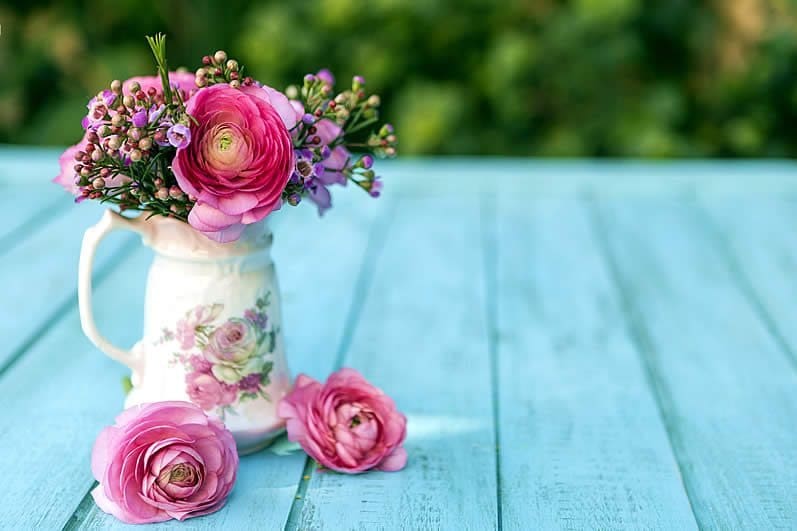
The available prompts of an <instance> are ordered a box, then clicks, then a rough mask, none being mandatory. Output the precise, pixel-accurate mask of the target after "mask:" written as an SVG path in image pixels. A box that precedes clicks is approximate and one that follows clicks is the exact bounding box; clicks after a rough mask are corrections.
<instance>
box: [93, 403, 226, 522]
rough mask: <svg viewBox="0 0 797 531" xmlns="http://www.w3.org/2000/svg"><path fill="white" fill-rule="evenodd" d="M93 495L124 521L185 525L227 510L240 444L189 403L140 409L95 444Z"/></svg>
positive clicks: (126, 415)
mask: <svg viewBox="0 0 797 531" xmlns="http://www.w3.org/2000/svg"><path fill="white" fill-rule="evenodd" d="M91 471H92V473H93V474H94V477H95V478H96V479H97V481H99V485H98V486H97V487H96V488H95V489H94V490H93V491H92V492H91V494H92V496H93V497H94V501H95V502H96V503H97V505H98V506H99V508H100V509H102V510H103V511H105V512H107V513H110V514H112V515H114V516H115V517H117V518H119V519H120V520H122V521H123V522H126V523H130V524H143V523H150V522H163V521H165V520H169V519H172V518H176V519H178V520H184V519H186V518H191V517H194V516H201V515H204V514H209V513H212V512H215V511H217V510H219V509H220V508H221V507H222V506H223V505H224V502H225V501H226V499H227V496H228V495H229V493H230V491H231V490H232V487H233V485H234V484H235V477H236V474H237V472H238V453H237V452H236V448H235V440H234V439H233V436H232V434H231V433H230V432H229V431H228V430H227V428H225V427H224V425H223V424H222V423H221V422H220V421H219V420H216V419H213V418H209V417H207V416H206V415H205V414H204V413H203V412H202V411H201V410H200V409H199V408H198V407H197V406H195V405H193V404H191V403H189V402H155V403H152V404H144V405H140V406H134V407H132V408H130V409H127V410H125V411H123V412H122V413H121V414H120V415H119V416H118V417H117V418H116V425H114V426H110V427H107V428H105V429H104V430H103V431H102V432H101V433H100V435H99V437H97V441H96V442H95V443H94V450H93V451H92V455H91Z"/></svg>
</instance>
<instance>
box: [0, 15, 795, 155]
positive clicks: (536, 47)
mask: <svg viewBox="0 0 797 531" xmlns="http://www.w3.org/2000/svg"><path fill="white" fill-rule="evenodd" d="M0 25H2V33H1V34H0V64H3V65H5V74H4V75H3V79H2V81H0V143H21V144H45V145H47V144H60V145H64V144H68V143H74V142H75V141H77V140H78V139H79V137H80V134H81V130H80V125H79V122H80V118H81V117H82V115H83V114H84V113H85V103H86V100H87V98H88V97H89V96H91V95H93V94H95V93H96V92H97V91H98V90H99V89H101V88H102V87H104V86H106V85H107V83H108V82H109V81H110V80H111V79H113V78H122V79H124V78H126V77H129V76H132V75H139V74H144V73H150V72H152V71H153V65H152V61H151V57H150V55H149V51H148V48H147V45H146V42H145V41H144V35H146V34H152V33H155V32H157V31H163V32H165V33H166V34H167V35H168V45H169V56H170V64H171V65H173V66H179V65H183V66H186V67H188V68H189V69H190V70H192V71H193V70H194V69H196V67H197V66H198V63H199V60H200V58H201V56H202V55H203V54H206V53H210V52H213V51H214V50H216V49H219V48H222V49H225V50H226V51H227V52H228V53H229V54H230V55H231V56H234V57H237V58H238V59H239V60H240V61H241V62H242V63H243V64H245V65H246V66H247V68H248V69H249V72H250V73H252V74H254V75H255V77H256V78H259V79H260V80H261V81H263V82H264V83H267V84H270V85H273V86H276V87H279V88H284V87H285V86H286V85H287V84H289V83H291V82H296V81H299V80H300V79H301V76H302V75H303V74H304V73H306V72H313V71H316V70H317V69H319V68H321V67H323V66H328V67H329V68H331V69H332V70H333V71H334V72H335V73H336V75H337V77H338V80H339V83H340V82H341V81H342V82H344V83H348V80H349V79H350V77H351V76H352V75H353V74H355V73H359V74H362V75H364V76H365V77H366V79H367V80H368V84H369V88H370V89H372V90H375V91H377V92H379V93H381V94H382V97H383V102H384V111H385V113H386V116H387V117H388V118H389V119H390V120H391V121H393V122H394V123H395V124H396V127H397V130H398V132H399V139H400V148H401V149H400V152H401V153H404V154H408V153H411V154H477V155H483V154H491V155H499V154H500V155H541V156H632V157H676V156H678V157H705V156H711V157H714V156H719V157H783V156H793V155H797V132H795V129H794V128H793V127H792V124H793V123H794V120H795V117H796V116H797V84H795V82H794V81H795V73H797V72H796V69H797V31H795V30H797V3H795V2H793V1H791V0H715V1H708V0H704V1H698V0H650V1H645V0H569V1H564V0H561V1H555V0H505V1H499V0H495V1H487V0H485V1H475V0H456V1H455V0H369V1H358V0H321V1H317V2H301V1H295V2H258V3H255V2H243V1H240V0H224V1H219V2H211V1H191V2H189V1H175V2H164V1H154V0H153V1H147V0H116V1H114V2H107V1H98V0H97V1H62V2H58V3H57V4H53V5H48V4H42V3H40V2H36V1H32V0H26V1H12V2H9V1H7V0H4V1H3V3H2V5H0Z"/></svg>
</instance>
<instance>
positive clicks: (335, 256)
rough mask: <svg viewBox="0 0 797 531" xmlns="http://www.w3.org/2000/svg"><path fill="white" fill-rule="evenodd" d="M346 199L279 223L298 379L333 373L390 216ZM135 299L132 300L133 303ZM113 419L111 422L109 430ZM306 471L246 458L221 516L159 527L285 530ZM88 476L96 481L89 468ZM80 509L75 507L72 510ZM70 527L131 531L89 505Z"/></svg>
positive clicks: (293, 458) (288, 334) (300, 464)
mask: <svg viewBox="0 0 797 531" xmlns="http://www.w3.org/2000/svg"><path fill="white" fill-rule="evenodd" d="M342 192H343V193H341V194H339V196H340V197H338V198H337V203H338V205H337V206H338V207H339V208H338V209H337V210H336V211H330V212H329V213H328V214H327V215H326V216H325V217H324V218H323V219H319V218H318V216H317V214H316V212H315V209H313V208H310V207H309V206H307V205H304V206H303V208H301V209H297V210H295V211H294V210H292V209H286V210H285V211H284V212H280V213H278V214H277V215H276V216H275V219H274V222H273V225H274V231H275V248H274V258H275V263H276V265H277V269H278V272H279V275H280V281H281V286H282V302H283V305H284V306H283V311H284V315H283V323H284V327H283V330H284V331H285V342H286V352H287V355H288V361H289V364H290V366H291V368H292V370H293V371H294V372H295V373H297V372H306V373H309V374H313V375H316V376H318V377H325V376H326V374H328V373H329V371H330V370H331V368H332V366H333V364H334V359H335V355H336V352H337V348H338V343H339V342H340V341H341V338H342V337H343V335H344V334H345V330H344V320H345V319H346V312H345V308H346V307H347V306H348V305H349V304H350V303H351V299H352V297H353V294H354V292H355V282H356V280H357V276H358V273H359V270H360V268H361V266H362V264H361V262H362V260H363V256H364V253H365V249H366V246H367V242H368V239H369V236H370V233H371V227H372V224H373V220H374V218H375V217H376V216H377V215H378V214H379V215H385V214H386V210H385V208H384V207H385V203H384V202H374V201H368V198H367V197H362V196H361V195H359V194H357V193H356V190H355V191H352V190H347V191H342ZM347 192H348V193H347ZM352 192H354V193H352ZM136 285H138V284H136ZM135 295H136V294H135V293H132V292H128V293H125V297H128V298H129V297H131V296H135ZM111 419H112V417H110V416H109V417H108V418H107V419H106V423H107V422H110V420H111ZM98 429H99V427H98ZM90 444H91V443H90V442H85V443H83V446H84V447H88V448H90ZM87 445H88V446H87ZM304 466H305V455H304V454H303V453H301V452H297V453H296V454H294V455H290V456H282V457H280V456H276V455H273V454H272V453H270V452H268V451H266V452H261V453H259V454H256V455H252V456H247V457H244V458H242V460H241V466H240V471H239V479H238V482H237V484H236V487H235V489H234V491H233V494H232V495H231V498H230V500H229V503H228V504H227V505H226V506H225V507H224V508H223V509H222V510H221V511H219V512H218V513H216V514H213V515H209V516H206V517H202V518H199V519H193V520H191V521H190V523H188V524H186V523H178V522H166V523H163V524H158V525H157V526H155V527H154V528H157V529H161V528H162V529H172V528H174V529H185V526H186V525H189V526H190V528H192V529H235V530H245V529H278V528H282V527H284V525H285V521H286V519H287V517H288V513H289V511H290V508H291V504H292V503H293V501H294V499H295V494H296V490H297V485H298V482H299V480H300V478H301V476H302V474H303V470H304ZM81 473H82V475H83V476H88V477H90V470H89V468H88V465H87V464H86V466H85V468H84V470H82V471H81ZM84 492H85V491H84ZM78 501H79V500H78ZM77 505H78V504H77V503H74V504H73V505H72V507H73V508H74V507H76V506H77ZM69 527H70V528H80V529H84V528H85V529H122V528H127V527H128V526H125V525H123V524H121V523H120V522H118V521H116V520H115V519H114V518H113V517H111V516H109V515H107V514H105V513H103V512H102V511H100V510H99V509H97V508H96V507H95V506H94V504H93V503H92V502H91V501H90V500H89V499H87V500H86V501H84V503H83V505H82V506H81V507H80V509H79V510H78V511H76V514H75V515H74V516H73V518H72V519H71V520H70V522H69Z"/></svg>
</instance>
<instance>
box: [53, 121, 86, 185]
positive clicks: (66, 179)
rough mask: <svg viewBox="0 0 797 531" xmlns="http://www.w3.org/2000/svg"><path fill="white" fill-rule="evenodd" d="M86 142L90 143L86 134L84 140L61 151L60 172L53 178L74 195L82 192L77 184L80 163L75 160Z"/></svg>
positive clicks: (59, 158)
mask: <svg viewBox="0 0 797 531" xmlns="http://www.w3.org/2000/svg"><path fill="white" fill-rule="evenodd" d="M86 144H88V140H86V137H85V136H84V137H83V140H81V141H80V142H78V143H77V144H75V145H74V146H69V147H68V148H66V150H65V151H64V152H63V153H61V156H60V157H58V166H59V169H60V171H59V172H58V175H56V177H55V179H53V182H54V183H56V184H60V185H61V186H63V187H64V190H66V191H67V192H69V193H70V194H72V195H74V196H77V195H78V194H80V188H79V187H78V185H77V184H75V176H76V175H75V165H76V164H78V162H77V161H76V160H75V155H76V154H77V152H78V151H81V150H82V149H83V148H85V147H86Z"/></svg>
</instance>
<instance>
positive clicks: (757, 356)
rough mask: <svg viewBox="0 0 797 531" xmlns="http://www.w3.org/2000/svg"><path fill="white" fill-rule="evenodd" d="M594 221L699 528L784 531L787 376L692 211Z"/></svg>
mask: <svg viewBox="0 0 797 531" xmlns="http://www.w3.org/2000/svg"><path fill="white" fill-rule="evenodd" d="M599 218H600V219H601V220H602V223H601V224H602V225H603V227H604V230H605V232H601V234H602V236H604V237H605V239H606V242H605V243H606V249H607V251H608V256H609V258H610V262H611V263H612V266H613V271H614V274H615V279H616V281H617V283H618V285H619V286H620V289H621V291H622V293H623V295H624V297H625V302H626V304H627V309H628V311H629V313H630V316H631V320H632V323H633V327H634V333H635V334H636V338H637V341H638V343H639V346H640V348H641V349H642V351H643V354H644V356H645V360H646V363H647V364H648V369H649V371H650V372H651V374H652V375H653V378H654V386H655V388H656V392H657V395H658V398H659V401H660V403H661V404H662V407H663V413H664V417H665V421H666V423H667V425H668V428H669V430H670V434H671V437H672V442H673V446H674V449H675V452H676V457H677V459H678V461H679V464H680V467H681V470H682V472H683V475H684V481H685V485H686V487H687V491H688V493H689V497H690V500H691V503H692V507H693V510H694V512H695V516H696V518H697V521H698V524H699V526H700V527H701V528H708V529H793V528H794V527H796V526H797V496H795V486H796V485H797V432H795V429H794V419H795V418H797V374H795V371H794V370H793V368H792V366H791V365H790V364H789V362H788V360H787V358H786V356H784V354H783V352H782V351H781V350H780V347H779V345H778V344H777V342H776V341H775V340H774V339H773V337H772V336H771V335H770V333H769V330H768V328H767V326H766V325H765V324H764V323H763V322H762V321H761V320H760V318H759V315H758V314H757V313H756V312H755V310H754V308H753V307H752V306H751V305H750V303H749V301H748V300H747V299H746V298H745V296H744V295H743V293H742V291H741V290H740V289H739V287H738V286H737V285H735V284H736V279H735V278H734V277H733V275H732V274H731V273H730V270H729V267H728V264H727V263H726V262H725V260H724V257H723V256H722V255H721V254H719V253H718V251H717V247H716V242H715V241H713V240H712V238H711V237H710V236H709V232H708V230H707V229H706V227H705V225H702V224H701V223H700V222H699V218H697V217H696V216H695V211H694V208H693V205H690V204H685V203H682V202H676V201H650V202H636V203H634V204H630V203H621V202H613V203H604V204H602V205H601V208H600V215H599Z"/></svg>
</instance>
